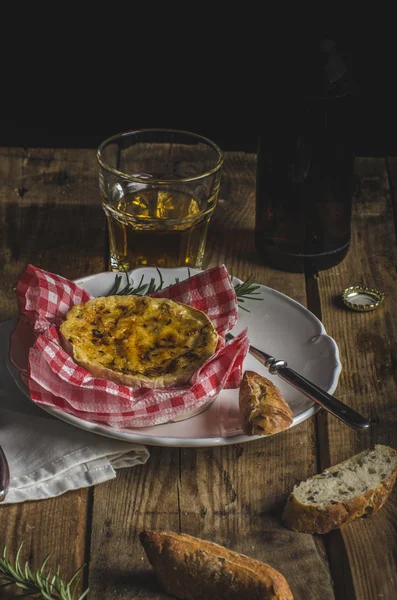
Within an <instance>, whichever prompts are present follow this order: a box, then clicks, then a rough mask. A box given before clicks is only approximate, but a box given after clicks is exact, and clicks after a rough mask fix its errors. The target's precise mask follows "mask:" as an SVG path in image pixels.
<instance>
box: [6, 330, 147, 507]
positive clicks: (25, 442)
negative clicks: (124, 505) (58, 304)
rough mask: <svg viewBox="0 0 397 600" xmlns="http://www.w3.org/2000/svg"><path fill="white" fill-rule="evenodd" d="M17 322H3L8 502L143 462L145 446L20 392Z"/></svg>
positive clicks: (91, 481)
mask: <svg viewBox="0 0 397 600" xmlns="http://www.w3.org/2000/svg"><path fill="white" fill-rule="evenodd" d="M14 326H15V322H14V321H5V322H3V323H0V445H1V446H2V448H3V450H4V453H5V455H6V456H7V460H8V464H9V467H10V486H9V490H8V494H7V496H6V499H5V501H4V504H7V503H13V502H24V501H26V500H42V499H44V498H52V497H54V496H59V495H60V494H63V493H65V492H67V491H69V490H74V489H79V488H83V487H88V486H92V485H96V484H98V483H102V482H104V481H107V480H109V479H113V478H114V477H116V469H121V468H123V467H133V466H134V465H139V464H144V463H145V462H146V461H147V460H148V458H149V452H148V450H147V448H146V447H145V446H143V445H140V444H130V443H128V442H123V441H120V440H115V439H111V438H107V437H103V436H99V435H96V434H94V433H90V432H88V431H84V430H81V429H78V428H76V427H73V426H72V425H69V424H68V423H64V422H63V421H60V420H58V419H56V418H55V417H52V416H51V415H49V414H48V413H46V412H44V411H43V410H42V409H40V408H39V407H37V406H36V405H35V404H34V403H33V402H31V401H30V400H29V399H28V398H27V397H26V396H25V395H24V394H23V393H22V392H21V391H20V389H19V388H18V387H17V385H16V383H15V381H14V379H13V377H12V376H11V374H10V372H9V370H8V368H7V364H6V357H7V356H8V350H9V336H10V334H11V332H12V330H13V328H14ZM0 506H1V504H0Z"/></svg>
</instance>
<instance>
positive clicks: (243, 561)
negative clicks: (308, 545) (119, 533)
mask: <svg viewBox="0 0 397 600" xmlns="http://www.w3.org/2000/svg"><path fill="white" fill-rule="evenodd" d="M139 537H140V540H141V543H142V545H143V547H144V549H145V552H146V555H147V557H148V559H149V562H150V564H151V565H152V567H153V569H154V571H155V573H156V576H157V577H158V579H159V581H160V583H161V584H162V586H163V587H164V589H165V591H166V592H167V593H168V594H171V595H172V596H175V597H176V598H181V599H182V600H224V599H225V598H227V599H228V600H254V599H259V598H260V599H261V600H293V596H292V593H291V590H290V588H289V586H288V583H287V581H286V580H285V578H284V577H283V576H282V575H281V574H280V573H279V572H278V571H276V570H275V569H273V568H272V567H269V565H266V564H265V563H262V562H260V561H258V560H254V559H252V558H249V557H248V556H244V555H243V554H238V553H237V552H232V551H231V550H228V549H227V548H224V547H223V546H219V545H218V544H214V543H213V542H207V541H206V540H201V539H199V538H195V537H192V536H190V535H187V534H183V533H172V532H166V531H143V532H142V533H141V534H140V536H139Z"/></svg>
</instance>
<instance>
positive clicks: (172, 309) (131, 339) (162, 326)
mask: <svg viewBox="0 0 397 600" xmlns="http://www.w3.org/2000/svg"><path fill="white" fill-rule="evenodd" d="M60 331H61V334H62V336H64V338H65V339H66V340H68V341H69V343H70V344H72V346H73V355H74V358H75V360H76V362H84V364H85V366H86V364H87V363H88V364H92V365H95V366H97V367H103V368H105V369H110V370H111V371H114V372H115V373H120V374H125V375H131V376H138V377H139V376H143V377H144V378H149V379H153V380H156V379H158V378H161V377H162V376H165V375H166V376H169V377H172V376H175V378H176V379H178V380H179V379H180V378H181V377H185V378H187V379H188V378H189V376H191V375H192V374H193V373H194V371H196V370H197V368H198V367H199V366H200V365H201V364H203V363H204V362H205V361H206V360H207V359H208V358H209V357H210V356H211V355H212V354H214V352H215V349H216V345H217V340H218V334H217V333H216V331H215V329H214V327H213V325H212V323H211V321H210V320H209V318H208V317H207V315H206V314H205V313H203V312H201V311H199V310H196V309H193V308H191V307H190V306H186V305H184V304H181V303H179V302H174V301H172V300H168V299H166V298H149V297H147V296H142V297H141V296H108V297H100V298H95V299H94V300H90V301H88V302H86V303H85V304H80V305H76V306H74V307H73V308H72V309H71V311H70V312H69V313H68V314H67V316H66V320H65V321H64V322H63V323H62V325H61V327H60Z"/></svg>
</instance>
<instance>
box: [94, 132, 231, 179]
mask: <svg viewBox="0 0 397 600" xmlns="http://www.w3.org/2000/svg"><path fill="white" fill-rule="evenodd" d="M156 132H158V133H177V134H183V135H188V136H191V137H192V138H195V139H197V140H201V141H202V142H204V143H206V144H207V145H208V146H210V147H211V148H212V149H213V150H215V152H216V153H217V155H218V161H217V163H216V165H215V166H214V167H213V168H212V169H209V170H208V171H205V172H204V173H199V174H198V175H194V176H192V177H181V178H179V179H172V180H170V179H156V178H153V179H148V178H147V177H137V176H135V175H129V174H128V173H124V172H123V171H119V170H118V169H115V168H113V167H111V166H110V165H108V164H107V163H106V162H105V161H104V160H103V159H102V156H101V154H102V153H103V150H104V149H105V147H106V146H107V145H109V144H110V143H112V142H114V141H115V140H117V139H120V138H123V137H128V136H131V135H135V134H137V133H156ZM96 157H97V161H98V163H99V164H100V166H101V167H102V168H103V169H105V171H108V172H109V173H112V174H113V175H116V176H117V177H122V178H123V179H127V180H129V181H134V182H136V183H144V184H146V185H147V184H148V182H150V183H155V184H157V185H159V184H160V185H170V183H174V182H175V181H177V182H178V183H179V182H181V183H186V182H189V181H197V180H199V179H203V178H205V177H208V176H209V175H212V174H213V173H216V171H219V169H220V168H221V167H222V165H223V162H224V154H223V152H222V150H221V149H220V147H219V146H218V145H217V144H215V142H213V141H212V140H210V139H209V138H206V137H205V136H203V135H199V134H198V133H192V132H191V131H185V130H183V129H167V128H159V129H156V128H153V129H132V130H129V131H124V132H121V133H116V134H115V135H112V136H110V137H108V138H107V139H106V140H104V141H103V142H101V144H100V145H99V146H98V148H97V152H96Z"/></svg>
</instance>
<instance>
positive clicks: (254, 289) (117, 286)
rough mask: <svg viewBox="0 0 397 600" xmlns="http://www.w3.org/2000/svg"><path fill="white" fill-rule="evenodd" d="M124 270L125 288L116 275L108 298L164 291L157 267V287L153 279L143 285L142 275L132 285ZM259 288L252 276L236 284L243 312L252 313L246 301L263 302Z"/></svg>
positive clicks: (119, 276) (177, 280) (177, 279)
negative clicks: (136, 283) (158, 278)
mask: <svg viewBox="0 0 397 600" xmlns="http://www.w3.org/2000/svg"><path fill="white" fill-rule="evenodd" d="M123 270H124V273H125V276H126V278H127V283H126V284H125V286H124V287H121V282H122V278H123V277H122V275H116V277H115V281H114V284H113V286H112V288H111V290H110V291H109V292H108V294H107V295H108V296H131V295H133V296H145V295H148V294H153V293H154V292H158V291H160V290H162V289H163V286H164V280H163V277H162V275H161V271H160V270H159V269H157V267H156V270H157V273H158V274H159V277H160V283H159V284H158V285H156V283H155V279H154V278H153V277H152V278H151V279H150V281H149V283H143V280H144V277H145V276H144V275H142V277H141V280H140V282H139V283H138V285H137V286H136V287H134V286H133V285H132V283H131V281H130V278H129V275H128V272H127V271H126V270H125V269H123ZM189 277H191V273H190V269H189V268H188V278H189ZM175 282H176V283H179V277H175ZM259 288H260V286H259V285H257V284H255V283H252V275H250V276H249V277H248V279H246V280H245V281H244V282H243V283H236V284H235V286H234V291H235V292H236V296H237V300H238V303H239V306H240V308H241V309H242V310H245V311H246V312H250V311H249V310H248V308H245V307H244V306H242V304H243V303H244V301H245V300H263V298H255V296H257V295H260V292H259V291H258V290H259Z"/></svg>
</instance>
